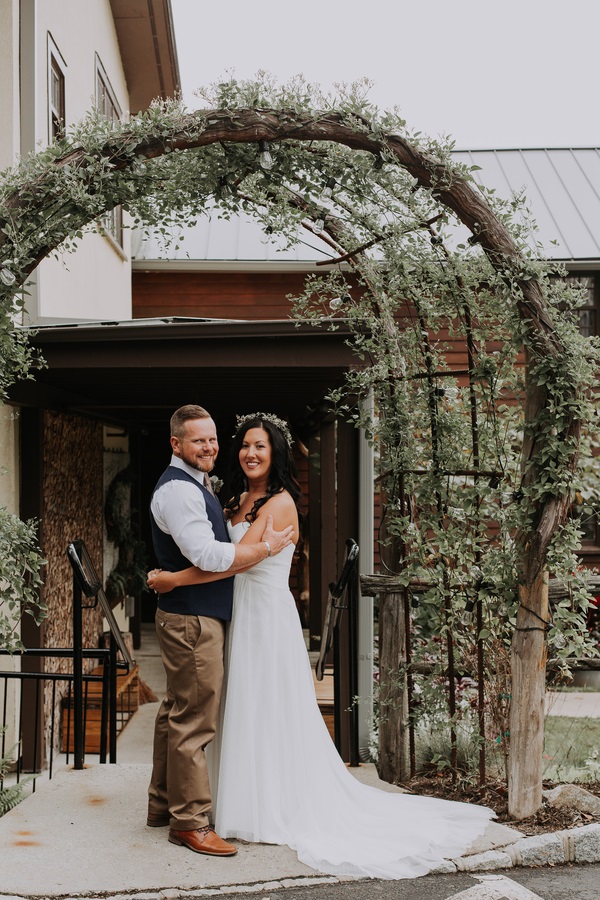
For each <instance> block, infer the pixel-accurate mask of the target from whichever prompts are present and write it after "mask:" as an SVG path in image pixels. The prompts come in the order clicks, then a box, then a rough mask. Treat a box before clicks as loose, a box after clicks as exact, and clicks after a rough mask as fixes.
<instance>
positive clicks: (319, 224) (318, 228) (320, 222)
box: [313, 213, 325, 234]
mask: <svg viewBox="0 0 600 900" xmlns="http://www.w3.org/2000/svg"><path fill="white" fill-rule="evenodd" d="M324 228H325V213H319V218H318V219H315V223H314V225H313V231H314V233H315V234H321V232H322V231H323V229H324Z"/></svg>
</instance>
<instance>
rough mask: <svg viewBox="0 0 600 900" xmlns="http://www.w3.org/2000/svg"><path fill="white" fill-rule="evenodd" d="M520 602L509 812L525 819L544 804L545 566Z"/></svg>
mask: <svg viewBox="0 0 600 900" xmlns="http://www.w3.org/2000/svg"><path fill="white" fill-rule="evenodd" d="M519 601H520V605H519V611H518V613H517V624H516V627H515V633H514V636H513V640H512V646H511V682H512V689H511V690H512V701H511V704H510V720H509V721H510V755H509V768H508V811H509V814H510V816H511V818H513V819H525V818H527V817H528V816H531V815H533V813H534V812H535V811H536V810H537V809H539V808H540V806H541V805H542V751H543V746H544V697H545V693H546V656H547V652H546V650H547V644H546V624H545V623H546V622H547V620H548V573H547V572H546V571H545V570H544V571H542V572H541V573H540V574H539V575H538V577H537V578H536V579H535V581H534V583H533V584H532V585H531V586H527V587H526V586H525V585H521V586H520V587H519Z"/></svg>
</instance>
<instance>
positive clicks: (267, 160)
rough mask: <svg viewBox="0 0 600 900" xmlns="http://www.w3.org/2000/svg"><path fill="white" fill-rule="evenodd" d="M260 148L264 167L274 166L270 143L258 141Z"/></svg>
mask: <svg viewBox="0 0 600 900" xmlns="http://www.w3.org/2000/svg"><path fill="white" fill-rule="evenodd" d="M258 149H259V156H258V159H259V162H260V164H261V166H262V168H263V169H267V170H268V169H272V168H273V157H272V156H271V151H270V150H269V144H268V142H267V141H259V142H258Z"/></svg>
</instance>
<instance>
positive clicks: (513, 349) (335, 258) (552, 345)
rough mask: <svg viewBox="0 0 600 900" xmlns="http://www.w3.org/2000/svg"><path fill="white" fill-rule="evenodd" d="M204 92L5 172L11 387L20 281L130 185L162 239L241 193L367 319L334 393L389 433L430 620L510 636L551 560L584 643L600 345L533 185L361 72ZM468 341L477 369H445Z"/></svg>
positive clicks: (237, 202)
mask: <svg viewBox="0 0 600 900" xmlns="http://www.w3.org/2000/svg"><path fill="white" fill-rule="evenodd" d="M206 101H207V110H205V111H200V112H196V113H189V112H188V111H186V110H185V109H184V108H183V106H182V105H181V104H180V103H177V102H174V103H156V104H154V105H152V106H151V108H150V109H149V110H147V111H146V112H144V113H141V114H139V115H138V116H136V117H134V118H132V119H130V120H129V121H126V122H123V123H120V124H119V123H116V124H115V123H110V122H107V121H106V120H105V119H103V118H102V117H101V116H99V115H98V114H97V113H95V112H91V113H90V114H89V115H88V117H87V118H86V119H85V121H83V122H82V123H80V124H79V125H77V126H76V127H75V128H74V129H72V131H71V132H70V133H68V134H67V135H66V136H65V138H64V139H63V140H62V141H61V142H59V143H57V144H55V145H53V146H52V147H50V148H48V149H46V150H44V151H41V152H39V153H37V154H35V155H34V156H32V157H31V158H29V159H27V160H24V161H23V163H22V164H21V165H20V166H19V167H17V168H15V169H13V170H10V171H8V172H6V173H4V176H3V180H2V190H1V194H0V264H1V268H0V278H1V281H0V298H1V300H2V312H1V315H2V317H3V318H2V320H1V321H0V342H1V345H0V347H1V349H2V353H3V356H4V359H5V362H6V366H5V369H4V375H3V376H2V377H3V378H4V381H2V382H1V383H0V389H1V390H4V391H6V389H7V388H8V386H9V384H10V382H11V380H13V379H14V378H15V377H22V376H23V374H24V372H25V371H26V370H27V369H28V367H30V366H31V364H32V362H33V360H32V359H31V357H30V356H29V354H30V351H29V350H28V345H27V343H26V340H25V339H24V337H23V333H22V332H21V331H20V330H19V329H18V328H16V327H15V326H14V320H15V315H18V313H19V311H20V310H22V308H23V305H24V298H23V294H22V292H21V288H20V286H21V285H23V284H24V283H25V284H26V279H27V276H28V274H29V273H30V272H32V271H33V269H34V268H35V266H36V265H37V264H38V263H39V261H40V260H41V259H43V258H44V257H45V256H47V255H49V254H50V253H52V252H54V251H55V250H56V249H57V248H59V247H60V249H61V251H62V250H64V249H65V248H66V249H68V248H69V247H70V246H75V244H76V242H77V240H78V238H80V237H81V235H82V233H83V232H84V231H85V229H86V228H88V227H95V225H94V223H95V220H96V218H97V217H98V216H99V215H100V214H101V213H102V212H104V211H105V210H106V209H110V208H113V207H114V206H116V205H117V204H122V205H123V207H124V209H125V210H126V211H127V212H128V213H129V214H130V216H131V217H132V219H133V221H134V222H136V223H137V224H140V225H147V226H148V227H152V228H154V229H158V231H159V232H162V233H163V234H164V235H165V238H167V237H170V235H171V233H172V228H173V227H176V226H177V225H179V224H180V223H182V222H191V221H194V219H196V218H197V217H199V216H204V215H207V214H209V213H210V212H211V211H212V212H213V214H214V211H215V210H217V211H218V214H219V215H222V216H225V217H227V216H230V215H233V214H234V213H236V212H237V211H238V210H244V211H245V212H247V213H250V214H251V215H253V216H255V217H256V218H257V219H258V221H260V222H261V223H262V225H263V227H264V228H265V229H266V230H267V231H268V232H269V233H272V234H273V235H276V236H277V237H278V239H283V240H284V241H287V242H289V243H293V242H294V241H296V240H298V234H299V233H302V232H303V231H304V232H305V233H307V234H310V235H312V237H313V238H314V237H315V236H316V237H317V238H318V239H320V240H322V241H323V245H324V247H325V248H326V249H327V252H328V253H330V256H331V264H330V265H329V266H328V267H324V270H323V271H324V274H323V276H321V277H313V278H311V279H309V280H308V281H307V284H306V289H305V291H304V292H303V293H302V295H301V296H299V297H296V298H293V304H294V314H295V315H296V316H297V317H298V318H300V319H303V320H308V321H313V322H316V323H318V324H319V325H320V326H321V327H322V326H323V325H325V327H331V328H336V327H339V326H340V325H341V323H342V321H343V323H344V325H346V326H348V327H349V329H350V333H351V337H350V341H351V343H352V346H353V347H354V349H355V351H356V354H357V367H356V369H355V370H354V371H353V372H352V373H350V376H349V379H348V385H347V391H346V392H345V393H340V394H338V395H337V396H335V397H334V398H333V400H334V402H335V403H336V404H337V406H338V409H339V410H340V411H341V412H343V414H345V415H347V416H348V417H350V418H352V419H353V420H354V421H356V423H357V424H358V425H360V426H361V427H364V428H365V429H366V431H367V433H368V434H369V435H370V438H371V440H372V441H373V442H374V443H375V445H376V447H377V451H378V454H377V456H378V466H379V473H378V477H379V484H380V486H381V490H382V493H383V496H384V497H385V501H386V503H385V509H386V512H385V530H386V535H387V538H388V540H389V545H390V547H394V548H395V550H394V551H393V553H392V557H393V558H392V559H391V566H392V567H393V568H394V569H398V570H400V571H401V572H402V577H403V578H405V579H406V581H407V583H408V582H410V583H411V584H412V583H413V582H422V583H424V584H425V585H426V589H424V590H423V591H422V592H421V594H420V602H421V605H422V609H426V610H428V615H427V616H425V617H424V619H425V620H426V621H425V624H424V637H425V636H426V634H425V632H429V633H430V634H431V635H432V640H433V639H434V638H433V636H434V635H437V636H438V637H439V636H440V635H442V636H443V635H444V634H447V633H451V634H452V635H454V636H455V637H456V639H457V643H458V645H459V649H460V645H461V642H463V643H464V648H463V650H462V651H461V652H464V654H465V655H467V654H469V653H472V651H473V642H474V640H476V639H477V637H478V636H479V637H482V638H483V639H484V640H485V641H489V642H494V641H498V640H500V641H501V642H504V643H506V642H507V641H509V640H510V637H511V634H512V630H513V628H514V626H515V622H516V616H517V610H518V607H519V601H518V599H517V589H518V588H519V586H523V585H525V586H527V585H530V584H532V583H533V582H534V581H535V579H536V578H537V577H538V576H539V574H540V572H541V571H543V570H544V569H546V568H548V569H549V571H550V574H551V575H554V576H557V577H560V578H563V579H567V580H568V581H569V582H570V583H571V584H572V592H571V596H570V598H569V600H568V601H567V602H565V603H561V604H559V605H558V606H557V607H556V608H555V609H554V610H553V619H552V623H551V626H550V630H549V632H548V636H549V638H550V641H551V642H552V644H553V650H554V652H555V654H556V655H562V656H563V657H565V658H566V657H568V656H571V655H574V654H580V653H581V652H582V651H583V649H584V648H585V646H586V630H585V614H586V608H587V602H588V601H587V592H586V590H585V587H584V584H583V580H582V578H581V574H580V572H579V569H578V565H577V557H576V549H577V543H578V529H577V523H576V522H574V521H573V520H571V519H570V518H569V507H570V501H571V496H572V493H573V491H574V490H576V489H577V488H579V487H580V486H581V483H582V482H581V479H582V478H583V475H582V468H581V467H582V465H585V464H586V460H588V459H589V455H590V449H589V447H590V444H589V441H588V440H587V438H586V429H587V428H588V425H589V423H590V422H591V421H592V420H593V417H594V415H595V399H596V398H595V376H594V372H595V367H596V365H597V358H598V356H597V354H598V348H597V344H596V342H595V341H594V340H589V339H584V338H582V337H581V335H580V334H579V332H578V329H577V325H576V310H577V306H578V303H579V302H580V298H579V297H578V296H577V293H576V292H575V291H573V290H567V289H566V288H565V287H564V285H563V284H562V283H561V281H560V278H557V277H556V276H560V275H561V274H562V273H561V272H560V271H559V270H553V269H552V268H551V267H550V266H549V265H548V263H547V262H545V261H544V260H543V259H541V258H540V257H539V254H538V252H537V250H536V249H535V248H534V249H532V248H531V247H530V232H531V228H532V223H531V222H530V221H529V219H528V217H527V215H526V212H525V213H524V207H523V203H522V200H521V198H513V199H511V200H510V201H507V202H503V201H501V200H500V199H499V198H497V197H496V196H495V195H493V194H491V193H490V192H487V191H485V190H484V189H482V188H480V187H479V186H478V185H477V183H476V181H475V172H474V171H473V170H469V169H467V168H465V167H462V166H457V165H456V163H455V162H454V161H453V160H452V158H451V155H450V151H451V149H452V146H451V144H450V142H448V141H443V140H442V141H439V140H432V139H430V138H427V137H425V136H423V135H419V134H413V133H411V132H410V131H409V129H408V128H407V126H406V123H405V122H404V121H403V120H402V118H401V117H400V116H399V115H398V114H397V113H396V112H394V111H393V112H389V113H388V112H384V113H382V112H380V111H378V110H377V109H376V108H374V107H373V106H372V105H371V104H370V102H369V100H368V91H367V86H366V85H364V84H357V85H353V86H351V87H349V88H341V89H340V92H339V94H338V95H337V96H336V97H330V96H324V95H322V94H321V93H320V92H319V91H318V89H315V88H314V87H312V86H310V85H308V84H306V83H305V82H304V81H303V79H301V78H298V79H296V80H294V81H293V82H291V83H289V84H287V85H283V86H280V85H277V84H274V83H273V82H272V81H271V80H270V79H269V78H268V77H267V76H261V77H260V78H259V79H258V80H256V81H254V82H237V81H236V80H235V79H230V80H228V81H226V82H224V83H221V84H218V85H215V86H214V87H213V88H212V89H211V90H210V91H208V92H207V94H206ZM465 343H466V344H468V345H469V352H470V353H471V355H472V358H471V365H470V371H471V375H472V378H471V379H470V380H469V378H468V377H466V376H460V377H458V376H457V377H455V378H452V377H451V376H448V375H447V374H442V375H441V374H439V373H447V372H448V370H450V369H451V368H452V359H453V354H454V352H455V350H456V347H457V345H458V344H465ZM347 397H352V398H353V402H352V403H351V404H350V403H348V400H347ZM357 397H358V398H360V399H364V400H365V401H366V402H365V404H364V405H362V406H360V407H357V406H356V404H355V403H354V400H355V399H356V398H357ZM372 400H373V402H374V409H375V410H376V414H371V413H369V412H368V410H369V409H371V408H372V407H371V401H372ZM474 416H475V420H476V423H477V428H476V432H477V441H476V443H477V447H476V449H475V448H474V443H473V434H474V432H473V423H474V418H473V417H474ZM588 474H589V473H588ZM586 477H588V476H587V475H586ZM490 522H492V523H493V528H492V529H491V530H490V527H489V523H490ZM394 553H395V554H396V557H394ZM400 553H401V557H402V559H401V562H400V559H399V554H400ZM474 598H475V599H477V600H481V601H482V608H483V611H484V621H483V629H482V631H480V633H479V635H477V633H476V629H475V628H474V627H473V625H472V619H470V618H469V615H470V614H469V608H470V606H471V604H472V601H473V599H474ZM421 617H423V616H422V614H421ZM432 626H433V627H432ZM489 658H490V659H492V658H493V656H492V654H490V656H489Z"/></svg>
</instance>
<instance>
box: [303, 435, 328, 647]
mask: <svg viewBox="0 0 600 900" xmlns="http://www.w3.org/2000/svg"><path fill="white" fill-rule="evenodd" d="M320 458H321V436H320V434H313V435H311V437H310V439H309V442H308V529H307V533H308V546H309V562H308V569H309V574H308V578H309V592H310V596H309V606H308V628H309V634H310V641H309V647H310V649H311V650H316V651H317V652H318V651H319V650H320V648H321V632H322V629H323V614H324V612H323V611H324V600H323V597H322V596H321V591H322V583H321V568H322V566H321V463H320ZM325 597H327V594H325Z"/></svg>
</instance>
